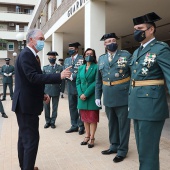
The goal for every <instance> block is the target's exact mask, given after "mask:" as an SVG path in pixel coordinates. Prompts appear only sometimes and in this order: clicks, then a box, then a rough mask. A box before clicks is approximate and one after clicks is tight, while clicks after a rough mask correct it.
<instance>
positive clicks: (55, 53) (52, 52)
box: [47, 51, 58, 56]
mask: <svg viewBox="0 0 170 170" xmlns="http://www.w3.org/2000/svg"><path fill="white" fill-rule="evenodd" d="M47 55H52V56H58V53H57V52H56V51H49V52H48V53H47Z"/></svg>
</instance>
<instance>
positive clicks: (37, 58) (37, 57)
mask: <svg viewBox="0 0 170 170" xmlns="http://www.w3.org/2000/svg"><path fill="white" fill-rule="evenodd" d="M36 60H37V61H38V63H39V65H40V67H41V61H40V58H39V56H38V55H36Z"/></svg>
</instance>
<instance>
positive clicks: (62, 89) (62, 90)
mask: <svg viewBox="0 0 170 170" xmlns="http://www.w3.org/2000/svg"><path fill="white" fill-rule="evenodd" d="M58 61H59V64H60V66H62V68H63V69H64V60H63V59H62V58H60V59H58ZM64 91H65V79H63V80H62V83H61V92H60V96H61V98H64Z"/></svg>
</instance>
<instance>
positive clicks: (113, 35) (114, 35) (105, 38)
mask: <svg viewBox="0 0 170 170" xmlns="http://www.w3.org/2000/svg"><path fill="white" fill-rule="evenodd" d="M108 38H115V39H117V40H118V39H119V38H118V37H117V36H116V34H115V33H109V34H105V35H103V37H102V38H101V39H100V41H105V40H107V39H108Z"/></svg>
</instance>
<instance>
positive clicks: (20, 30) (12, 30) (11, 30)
mask: <svg viewBox="0 0 170 170" xmlns="http://www.w3.org/2000/svg"><path fill="white" fill-rule="evenodd" d="M0 31H8V32H26V31H27V30H24V28H20V29H19V30H14V29H0Z"/></svg>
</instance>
